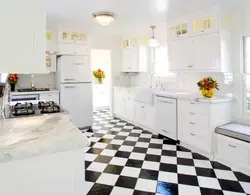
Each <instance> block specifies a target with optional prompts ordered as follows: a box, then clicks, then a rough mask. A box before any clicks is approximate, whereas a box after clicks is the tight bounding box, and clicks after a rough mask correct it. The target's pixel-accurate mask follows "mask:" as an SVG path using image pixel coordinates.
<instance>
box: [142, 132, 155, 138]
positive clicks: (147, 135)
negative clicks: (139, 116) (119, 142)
mask: <svg viewBox="0 0 250 195" xmlns="http://www.w3.org/2000/svg"><path fill="white" fill-rule="evenodd" d="M140 137H142V138H151V137H152V135H151V134H145V133H142V134H141V135H140Z"/></svg>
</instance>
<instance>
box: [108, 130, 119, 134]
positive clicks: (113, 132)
mask: <svg viewBox="0 0 250 195" xmlns="http://www.w3.org/2000/svg"><path fill="white" fill-rule="evenodd" d="M118 133H119V132H117V131H112V130H111V131H109V132H108V133H107V134H110V135H117V134H118Z"/></svg>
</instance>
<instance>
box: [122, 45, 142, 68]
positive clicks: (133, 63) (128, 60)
mask: <svg viewBox="0 0 250 195" xmlns="http://www.w3.org/2000/svg"><path fill="white" fill-rule="evenodd" d="M138 58H139V56H138V48H126V49H123V68H122V69H123V70H122V71H123V72H138V71H139V59H138Z"/></svg>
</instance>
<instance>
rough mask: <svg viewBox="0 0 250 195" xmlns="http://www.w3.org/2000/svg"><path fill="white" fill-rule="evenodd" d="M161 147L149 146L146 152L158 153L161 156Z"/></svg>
mask: <svg viewBox="0 0 250 195" xmlns="http://www.w3.org/2000/svg"><path fill="white" fill-rule="evenodd" d="M161 152H162V150H161V149H154V148H149V149H148V151H147V154H153V155H159V156H161Z"/></svg>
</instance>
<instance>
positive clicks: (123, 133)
mask: <svg viewBox="0 0 250 195" xmlns="http://www.w3.org/2000/svg"><path fill="white" fill-rule="evenodd" d="M117 135H120V136H128V135H129V132H119V133H118V134H117Z"/></svg>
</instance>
